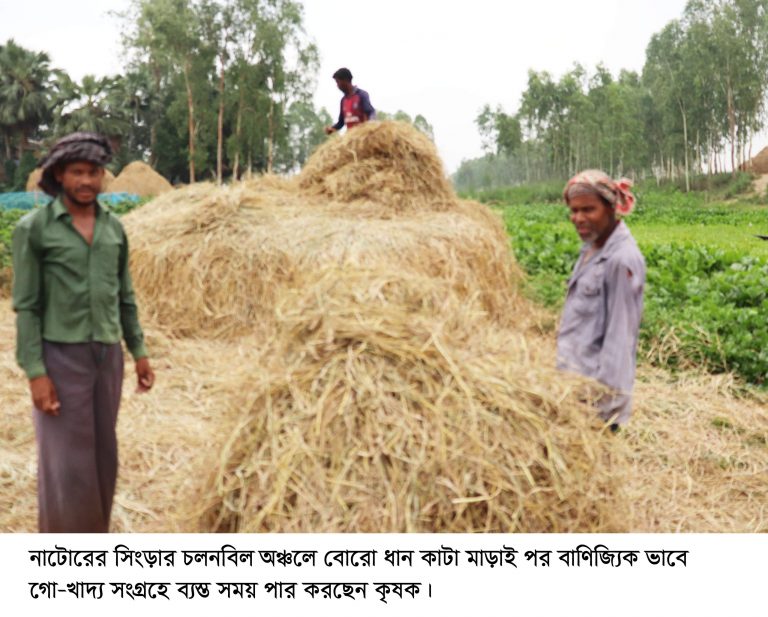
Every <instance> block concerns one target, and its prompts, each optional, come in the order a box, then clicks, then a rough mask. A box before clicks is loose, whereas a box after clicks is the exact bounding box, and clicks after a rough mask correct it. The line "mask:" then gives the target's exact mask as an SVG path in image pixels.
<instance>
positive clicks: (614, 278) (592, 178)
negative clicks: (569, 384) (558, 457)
mask: <svg viewBox="0 0 768 617" xmlns="http://www.w3.org/2000/svg"><path fill="white" fill-rule="evenodd" d="M629 187H630V182H629V181H628V180H624V179H622V180H620V181H614V180H612V179H611V178H610V177H609V176H608V175H607V174H605V173H604V172H602V171H597V170H587V171H584V172H581V173H579V174H577V175H576V176H574V177H573V178H571V180H569V181H568V184H567V185H566V187H565V191H564V193H563V197H564V199H565V202H566V204H568V207H569V208H570V210H571V222H572V223H573V224H574V226H575V227H576V231H577V232H578V234H579V236H580V237H581V239H582V241H583V242H584V245H583V246H582V249H581V254H580V255H579V259H578V261H577V262H576V265H575V267H574V269H573V274H572V275H571V278H570V279H569V281H568V295H567V297H566V299H565V306H564V307H563V314H562V318H561V321H560V331H559V332H558V335H557V366H558V368H560V369H563V370H569V371H575V372H577V373H581V374H582V375H586V376H588V377H593V378H595V379H597V380H598V381H599V382H601V383H602V384H604V385H606V386H608V387H609V388H610V390H611V393H610V394H607V395H605V396H603V397H602V398H601V400H600V401H599V403H598V407H599V415H600V417H601V418H603V419H604V420H605V421H606V422H610V423H611V429H612V430H614V431H615V430H618V427H619V425H622V424H625V423H626V422H627V421H628V420H629V416H630V414H631V412H632V408H631V401H632V386H633V384H634V381H635V362H636V355H637V335H638V330H639V328H640V319H641V316H642V313H643V289H644V287H645V260H644V259H643V256H642V254H641V253H640V250H639V249H638V247H637V243H636V242H635V239H634V238H633V237H632V234H631V233H630V232H629V229H628V228H627V225H626V223H624V222H623V221H622V220H621V219H620V218H618V217H617V215H619V214H620V215H626V214H629V212H631V210H632V207H633V206H634V201H635V198H634V196H633V195H632V193H631V192H630V191H629Z"/></svg>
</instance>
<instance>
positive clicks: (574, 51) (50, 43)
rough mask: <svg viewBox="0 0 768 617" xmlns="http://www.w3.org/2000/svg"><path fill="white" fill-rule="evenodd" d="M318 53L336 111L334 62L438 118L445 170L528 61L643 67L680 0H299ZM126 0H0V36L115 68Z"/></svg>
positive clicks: (56, 58) (76, 72)
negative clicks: (647, 50)
mask: <svg viewBox="0 0 768 617" xmlns="http://www.w3.org/2000/svg"><path fill="white" fill-rule="evenodd" d="M303 4H304V6H305V25H306V30H307V33H308V34H309V35H310V36H311V37H313V38H314V40H315V42H316V43H317V45H318V47H319V49H320V54H321V60H322V65H321V69H320V74H319V75H318V79H317V90H316V93H315V100H316V102H317V103H318V104H319V105H322V106H325V107H326V108H327V109H328V110H329V111H330V112H331V113H332V114H334V115H335V114H337V113H338V101H339V97H340V93H339V92H338V90H336V86H335V84H334V82H333V80H332V79H331V75H332V74H333V72H334V71H335V70H336V69H337V68H339V67H340V66H347V67H349V68H350V69H351V70H352V73H353V74H354V75H355V83H356V84H357V85H359V86H360V87H362V88H364V89H366V90H368V92H369V93H370V95H371V101H372V103H373V105H374V107H376V108H377V109H381V110H384V111H387V112H390V113H391V112H394V111H397V110H398V109H402V110H404V111H406V112H408V113H409V114H411V115H415V114H417V113H420V114H422V115H424V116H425V117H426V118H427V120H428V121H429V122H430V123H431V124H432V125H433V126H434V128H435V140H436V142H437V146H438V148H439V150H440V153H441V155H442V157H443V159H444V161H445V165H446V168H447V170H448V171H449V172H453V171H455V169H456V167H457V166H458V165H459V163H460V162H461V160H462V159H467V158H473V157H475V156H478V155H479V154H480V153H481V151H480V139H479V136H478V134H477V129H476V127H475V124H474V119H475V117H476V116H477V114H478V112H479V110H480V108H481V107H482V106H483V104H485V103H490V104H492V105H496V104H501V105H503V106H504V107H505V108H506V110H507V111H509V112H513V111H515V110H516V108H517V105H518V102H519V100H520V94H521V93H522V91H523V89H524V88H525V84H526V80H527V73H528V70H529V69H534V70H537V71H541V70H547V71H550V72H551V73H553V74H554V75H560V74H561V73H563V72H564V71H567V70H568V69H570V68H571V67H572V66H573V64H574V63H575V62H579V63H581V64H583V65H585V66H586V67H588V68H589V69H592V68H593V67H594V66H595V65H596V64H597V63H599V62H603V63H604V64H605V65H606V66H607V67H608V68H609V69H611V70H612V71H614V72H616V71H618V70H619V69H621V68H627V69H633V70H637V71H639V70H640V69H641V68H642V66H643V61H644V57H645V47H646V45H647V43H648V41H649V39H650V37H651V35H652V34H653V33H654V32H657V31H658V30H660V29H661V28H662V27H663V26H664V24H666V23H667V22H668V21H669V20H670V19H674V18H676V17H679V16H680V14H681V13H682V10H683V7H684V6H685V0H615V1H613V0H581V1H578V2H575V1H573V0H527V1H524V2H523V1H520V2H518V1H514V0H509V1H506V2H502V1H494V0H472V1H471V2H455V1H451V0H443V1H442V2H438V1H434V0H410V1H408V0H381V1H378V2H367V3H363V2H359V1H351V0H343V1H342V0H305V1H304V2H303ZM127 5H128V2H127V0H27V1H24V2H19V0H0V42H5V41H6V40H7V39H9V38H14V39H15V40H16V42H17V43H19V44H21V45H23V46H25V47H28V48H32V49H36V50H44V51H46V52H48V53H49V55H50V56H51V59H52V64H53V65H54V66H57V67H61V68H63V69H65V70H66V71H67V72H68V73H70V75H72V76H73V77H75V78H78V79H79V78H80V77H82V76H83V75H84V74H87V73H92V74H96V75H104V74H114V73H118V72H121V71H122V63H121V58H120V44H119V43H120V27H121V24H120V22H119V21H118V20H117V19H115V18H113V17H111V16H110V15H109V12H110V11H115V10H117V11H119V10H121V9H124V8H125V7H126V6H127Z"/></svg>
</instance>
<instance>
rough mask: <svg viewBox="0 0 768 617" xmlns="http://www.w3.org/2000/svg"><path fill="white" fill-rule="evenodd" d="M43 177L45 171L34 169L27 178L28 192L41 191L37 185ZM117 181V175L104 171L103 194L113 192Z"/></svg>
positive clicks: (107, 170)
mask: <svg viewBox="0 0 768 617" xmlns="http://www.w3.org/2000/svg"><path fill="white" fill-rule="evenodd" d="M42 177H43V170H42V169H40V168H39V167H36V168H35V169H33V170H32V171H31V172H30V173H29V176H28V177H27V191H29V192H34V191H41V190H42V189H41V188H40V187H39V186H38V185H37V183H38V182H40V178H42ZM114 180H115V175H114V174H113V173H112V172H111V171H109V169H105V170H104V180H103V181H102V183H101V192H102V193H106V192H108V191H110V190H112V189H111V188H110V187H111V186H112V182H114Z"/></svg>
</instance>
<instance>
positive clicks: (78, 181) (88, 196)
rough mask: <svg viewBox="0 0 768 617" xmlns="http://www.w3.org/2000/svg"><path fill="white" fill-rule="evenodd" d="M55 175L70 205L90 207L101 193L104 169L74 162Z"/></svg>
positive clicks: (84, 162)
mask: <svg viewBox="0 0 768 617" xmlns="http://www.w3.org/2000/svg"><path fill="white" fill-rule="evenodd" d="M55 175H56V180H57V181H58V182H59V184H61V187H62V190H63V191H64V195H66V196H67V198H68V199H69V200H70V201H71V202H72V203H74V204H76V205H80V206H90V205H91V204H92V203H93V202H94V201H96V196H97V195H98V194H99V192H100V191H101V182H102V180H103V178H104V168H103V167H101V166H99V165H96V164H95V163H89V162H88V161H75V162H72V163H67V164H66V165H64V167H63V168H61V169H59V170H57V171H56V174H55Z"/></svg>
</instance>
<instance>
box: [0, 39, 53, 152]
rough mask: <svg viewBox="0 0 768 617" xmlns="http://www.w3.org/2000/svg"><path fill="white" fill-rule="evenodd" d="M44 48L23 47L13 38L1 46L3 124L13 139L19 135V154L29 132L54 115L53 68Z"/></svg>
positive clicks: (0, 123) (0, 119) (0, 107)
mask: <svg viewBox="0 0 768 617" xmlns="http://www.w3.org/2000/svg"><path fill="white" fill-rule="evenodd" d="M49 63H50V58H49V57H48V55H47V54H46V53H44V52H35V51H29V50H27V49H24V48H23V47H21V46H19V45H17V44H16V43H15V42H14V41H13V39H10V40H9V41H8V42H7V43H6V44H5V45H3V46H0V127H1V128H2V130H3V132H4V133H5V135H6V155H7V156H8V158H10V141H11V138H12V136H14V135H18V137H19V141H18V158H19V159H20V158H21V156H22V154H23V153H24V150H25V149H26V146H27V141H28V139H29V136H30V135H31V134H32V133H33V132H34V131H35V130H36V129H37V128H38V127H39V126H40V125H41V124H43V123H45V122H47V121H48V120H49V119H50V117H51V108H52V75H53V73H52V71H51V68H50V66H49Z"/></svg>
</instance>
